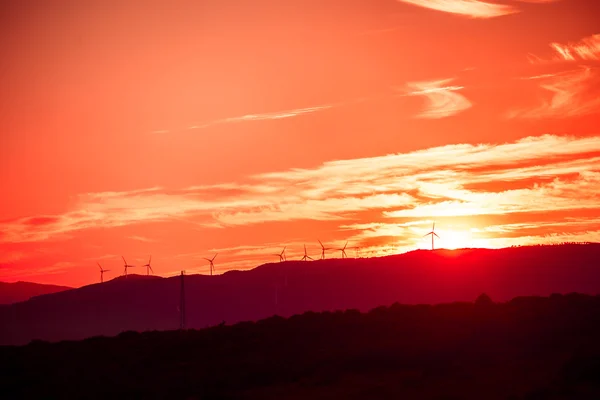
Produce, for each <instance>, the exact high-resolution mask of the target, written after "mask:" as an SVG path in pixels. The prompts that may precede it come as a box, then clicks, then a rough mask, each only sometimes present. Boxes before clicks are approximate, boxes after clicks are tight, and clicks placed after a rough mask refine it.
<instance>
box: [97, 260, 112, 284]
mask: <svg viewBox="0 0 600 400" xmlns="http://www.w3.org/2000/svg"><path fill="white" fill-rule="evenodd" d="M96 264H98V267H100V283H104V273H105V272H108V271H110V269H104V268H102V265H100V263H96Z"/></svg>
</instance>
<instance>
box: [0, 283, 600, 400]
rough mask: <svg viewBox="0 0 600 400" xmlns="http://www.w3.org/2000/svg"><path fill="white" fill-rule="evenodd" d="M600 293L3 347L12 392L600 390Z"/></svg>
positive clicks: (471, 394)
mask: <svg viewBox="0 0 600 400" xmlns="http://www.w3.org/2000/svg"><path fill="white" fill-rule="evenodd" d="M598 338H600V296H587V295H580V294H568V295H560V294H553V295H552V296H549V297H518V298H515V299H513V300H511V301H509V302H505V303H498V302H496V303H494V302H493V301H492V299H490V298H489V297H488V296H487V295H481V296H480V297H479V298H478V299H477V301H476V302H473V303H468V302H460V303H451V304H440V305H433V306H432V305H412V306H409V305H402V304H398V303H395V304H393V305H391V306H390V307H383V306H382V307H377V308H375V309H373V310H371V311H370V312H368V313H360V312H359V311H356V310H347V311H335V312H322V313H315V312H307V313H304V314H301V315H295V316H292V317H290V318H287V319H286V318H282V317H278V316H274V317H271V318H267V319H264V320H260V321H258V322H255V323H253V322H242V323H238V324H235V325H231V326H228V325H222V324H221V325H218V326H214V327H211V328H207V329H203V330H187V331H165V332H157V331H151V332H144V333H138V332H133V331H128V332H123V333H121V334H119V335H118V336H116V337H113V338H107V337H93V338H89V339H86V340H83V341H79V342H59V343H53V344H51V343H46V342H41V341H34V342H32V343H30V344H29V345H27V346H23V347H1V348H0V356H1V361H2V363H1V364H2V367H1V368H2V370H1V371H0V372H1V373H0V377H1V378H0V379H1V381H0V384H1V387H2V391H3V393H2V398H11V399H12V398H44V399H51V398H116V397H118V398H144V399H147V398H169V399H205V398H206V399H208V398H210V399H229V398H247V399H265V398H274V399H275V398H276V399H279V398H297V399H304V398H311V399H321V398H322V399H331V398H344V399H353V398H369V399H373V398H402V399H437V400H441V399H478V400H479V399H486V400H494V399H504V400H506V399H512V400H516V399H520V400H533V399H544V400H549V399H598V398H600V341H599V340H598Z"/></svg>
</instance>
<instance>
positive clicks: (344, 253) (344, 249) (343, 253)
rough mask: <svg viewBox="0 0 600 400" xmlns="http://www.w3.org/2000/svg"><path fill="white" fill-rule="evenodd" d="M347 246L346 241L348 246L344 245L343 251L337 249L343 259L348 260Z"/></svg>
mask: <svg viewBox="0 0 600 400" xmlns="http://www.w3.org/2000/svg"><path fill="white" fill-rule="evenodd" d="M346 246H348V241H346V244H345V245H344V247H342V248H341V249H337V250H340V251H341V252H342V258H348V254H346Z"/></svg>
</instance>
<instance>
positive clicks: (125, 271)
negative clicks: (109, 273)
mask: <svg viewBox="0 0 600 400" xmlns="http://www.w3.org/2000/svg"><path fill="white" fill-rule="evenodd" d="M121 258H122V259H123V263H125V270H124V272H123V274H125V278H127V269H128V268H133V267H135V265H129V264H127V261H125V257H123V256H121Z"/></svg>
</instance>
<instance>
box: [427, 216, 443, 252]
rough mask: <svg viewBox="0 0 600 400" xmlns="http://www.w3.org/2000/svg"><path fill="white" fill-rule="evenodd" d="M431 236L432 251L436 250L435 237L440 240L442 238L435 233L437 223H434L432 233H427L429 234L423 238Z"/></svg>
mask: <svg viewBox="0 0 600 400" xmlns="http://www.w3.org/2000/svg"><path fill="white" fill-rule="evenodd" d="M429 235H431V250H434V249H435V247H434V246H433V237H434V236H435V237H437V238H438V239H439V238H440V237H439V236H438V235H437V233H435V222H434V223H433V228H431V232H429V233H427V234H425V235H423V237H425V236H429Z"/></svg>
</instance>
